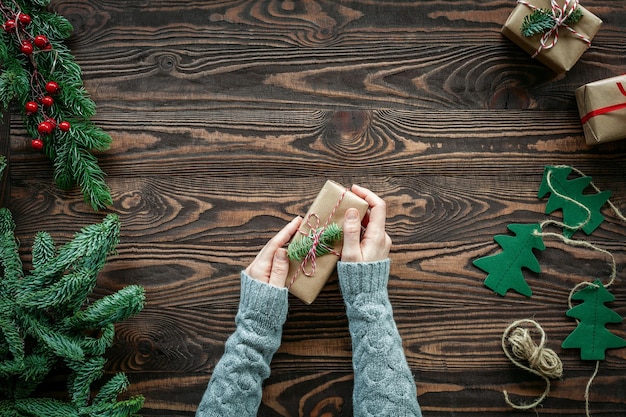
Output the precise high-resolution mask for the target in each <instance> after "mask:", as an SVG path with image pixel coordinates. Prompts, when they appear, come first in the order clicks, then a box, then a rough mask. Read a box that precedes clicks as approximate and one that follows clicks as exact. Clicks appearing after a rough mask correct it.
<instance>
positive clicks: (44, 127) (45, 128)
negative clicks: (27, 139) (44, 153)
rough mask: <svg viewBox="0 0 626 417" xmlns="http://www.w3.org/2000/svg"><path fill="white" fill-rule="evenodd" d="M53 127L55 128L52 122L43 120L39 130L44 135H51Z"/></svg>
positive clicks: (38, 127)
mask: <svg viewBox="0 0 626 417" xmlns="http://www.w3.org/2000/svg"><path fill="white" fill-rule="evenodd" d="M52 129H54V128H53V127H52V124H51V123H50V122H47V121H46V122H41V123H39V126H37V131H38V132H39V133H40V134H42V135H49V134H50V133H52Z"/></svg>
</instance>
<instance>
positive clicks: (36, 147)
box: [30, 139, 43, 151]
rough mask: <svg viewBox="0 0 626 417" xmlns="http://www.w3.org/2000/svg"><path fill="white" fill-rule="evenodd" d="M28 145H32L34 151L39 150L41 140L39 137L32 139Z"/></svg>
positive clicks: (41, 144)
mask: <svg viewBox="0 0 626 417" xmlns="http://www.w3.org/2000/svg"><path fill="white" fill-rule="evenodd" d="M30 146H32V148H33V149H34V150H36V151H40V150H42V149H43V140H41V139H33V140H32V141H31V142H30Z"/></svg>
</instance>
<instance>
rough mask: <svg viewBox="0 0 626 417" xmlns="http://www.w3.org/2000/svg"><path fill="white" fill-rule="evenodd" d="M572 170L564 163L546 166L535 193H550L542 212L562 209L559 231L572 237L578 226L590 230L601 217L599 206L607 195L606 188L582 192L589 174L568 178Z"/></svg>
mask: <svg viewBox="0 0 626 417" xmlns="http://www.w3.org/2000/svg"><path fill="white" fill-rule="evenodd" d="M571 172H572V168H571V167H567V166H547V167H545V169H544V174H543V179H542V181H541V185H540V186H539V193H538V197H539V198H543V197H545V196H546V195H548V194H550V197H549V199H548V203H547V204H546V214H551V213H553V212H555V211H557V210H562V212H563V223H564V224H565V225H566V228H565V229H564V230H563V235H564V236H566V237H568V238H569V237H572V235H573V234H574V233H576V231H578V230H582V231H584V232H585V233H586V234H588V235H589V234H591V233H592V232H593V231H594V230H596V229H597V228H598V226H600V225H601V224H602V222H603V221H604V216H603V215H602V214H601V213H600V209H601V208H602V206H603V205H604V204H605V203H606V202H607V200H608V199H609V197H610V196H611V192H610V191H601V192H598V193H585V191H586V190H587V187H589V185H590V184H591V177H586V176H583V177H578V178H574V179H569V178H568V177H569V175H570V173H571Z"/></svg>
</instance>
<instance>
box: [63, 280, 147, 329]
mask: <svg viewBox="0 0 626 417" xmlns="http://www.w3.org/2000/svg"><path fill="white" fill-rule="evenodd" d="M144 292H145V291H144V289H143V287H140V286H137V285H129V286H127V287H124V288H122V289H121V290H119V291H118V292H116V293H114V294H110V295H107V296H105V297H103V298H101V299H99V300H97V301H96V302H94V303H93V304H91V305H90V306H89V307H87V308H86V309H84V310H81V311H79V312H77V313H76V314H75V315H74V316H73V317H71V318H69V319H68V321H67V322H66V323H65V324H66V325H69V326H71V327H74V328H78V329H99V328H102V327H105V326H107V325H109V324H111V323H114V322H118V321H123V320H126V319H127V318H128V317H130V316H133V315H135V314H137V313H138V312H139V311H140V310H141V309H142V308H143V303H144V301H145V294H144Z"/></svg>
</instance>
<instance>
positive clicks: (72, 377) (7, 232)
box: [0, 160, 144, 417]
mask: <svg viewBox="0 0 626 417" xmlns="http://www.w3.org/2000/svg"><path fill="white" fill-rule="evenodd" d="M1 165H2V161H1V160H0V170H1ZM14 228H15V224H14V223H13V219H12V217H11V215H10V212H9V211H8V210H6V209H0V244H1V246H0V255H1V258H0V260H1V261H2V262H3V265H4V266H5V268H4V270H3V276H2V279H1V280H0V415H1V416H3V417H6V416H17V417H25V416H27V415H28V416H34V415H37V416H44V415H45V416H46V417H50V416H53V417H54V416H63V417H67V416H87V415H90V416H98V417H106V416H110V417H130V416H135V413H136V412H138V411H139V410H140V409H141V407H142V406H143V401H144V399H143V397H141V396H137V397H131V398H130V399H127V400H123V401H117V400H116V395H115V393H114V391H115V389H119V391H118V393H119V392H121V391H122V388H123V389H125V386H126V385H127V384H126V383H124V382H123V377H114V378H113V381H112V382H110V383H105V384H104V387H107V388H106V389H105V390H104V391H102V395H100V396H99V397H98V401H97V402H96V401H92V403H91V404H89V399H90V393H91V390H92V385H93V384H94V383H95V382H96V381H97V380H99V379H100V378H101V377H102V375H103V370H104V365H105V363H106V357H105V355H104V354H105V351H106V349H107V348H108V347H110V346H111V345H112V343H113V340H114V335H115V325H114V323H115V322H116V321H119V320H123V319H125V318H128V317H129V316H130V315H132V314H136V313H137V312H138V311H139V310H141V308H142V307H143V303H144V290H143V288H141V287H137V286H130V287H126V288H124V289H122V290H119V291H118V292H116V293H113V294H111V295H108V296H106V297H103V298H102V299H100V300H98V301H96V302H95V303H93V304H91V305H90V306H89V307H86V308H85V309H84V310H82V311H81V310H80V308H81V307H82V306H84V305H85V304H86V301H87V300H88V298H87V297H88V293H89V292H91V290H92V289H93V285H95V281H96V278H95V277H96V275H97V273H98V272H99V271H100V270H101V269H102V267H103V266H104V263H105V262H106V258H107V256H108V255H109V254H110V253H112V252H113V251H114V250H115V246H116V245H117V243H118V241H119V219H118V218H117V216H115V215H109V216H107V217H105V219H104V220H103V221H102V223H99V224H95V225H90V226H87V227H85V228H83V229H82V230H81V231H80V232H78V233H77V234H76V235H75V236H74V239H72V241H71V242H68V243H66V244H65V245H63V246H62V247H61V248H60V249H59V251H58V253H55V250H54V242H53V241H52V238H51V237H50V235H49V234H47V233H45V232H41V233H40V234H38V235H37V237H36V239H35V244H34V245H33V252H35V253H36V254H33V262H34V264H36V266H35V268H34V270H33V271H31V273H30V274H29V275H28V276H26V277H23V272H21V261H20V259H19V256H18V252H17V242H16V240H15V236H14V234H13V231H14ZM7 259H9V260H12V262H13V261H16V262H17V264H18V265H17V266H14V267H12V268H7V267H6V265H7V262H6V260H7ZM35 260H36V261H35ZM9 263H11V262H9ZM11 270H16V271H18V270H19V274H11V273H10V271H11ZM7 272H9V273H8V274H7ZM85 326H87V327H85ZM88 327H90V328H92V329H93V330H94V331H93V332H91V334H93V335H96V337H92V336H90V334H89V333H90V332H87V331H86V330H89V329H88ZM60 361H63V362H64V363H65V365H66V366H67V367H68V368H69V370H70V374H69V377H68V393H69V398H70V400H69V401H68V402H62V401H58V400H48V399H41V400H34V401H33V399H32V398H30V396H31V395H32V394H33V393H34V392H35V391H36V389H37V387H38V385H39V384H40V383H41V382H42V381H43V380H44V379H45V377H46V376H47V375H49V373H50V372H51V370H52V369H53V368H54V367H55V366H56V365H57V364H58V363H59V362H60Z"/></svg>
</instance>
